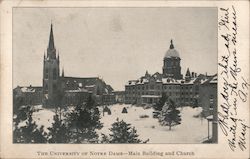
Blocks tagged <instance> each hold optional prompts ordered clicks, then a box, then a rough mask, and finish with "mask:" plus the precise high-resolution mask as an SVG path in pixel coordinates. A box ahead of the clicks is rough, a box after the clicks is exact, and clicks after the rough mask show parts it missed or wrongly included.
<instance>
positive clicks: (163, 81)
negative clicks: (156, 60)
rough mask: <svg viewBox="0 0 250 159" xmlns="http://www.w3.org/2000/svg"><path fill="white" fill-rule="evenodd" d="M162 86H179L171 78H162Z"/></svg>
mask: <svg viewBox="0 0 250 159" xmlns="http://www.w3.org/2000/svg"><path fill="white" fill-rule="evenodd" d="M162 83H163V84H180V83H179V82H178V81H177V80H175V79H173V78H162Z"/></svg>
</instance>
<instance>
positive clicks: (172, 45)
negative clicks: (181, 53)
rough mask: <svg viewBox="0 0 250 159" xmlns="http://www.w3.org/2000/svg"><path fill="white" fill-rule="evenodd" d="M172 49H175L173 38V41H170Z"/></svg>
mask: <svg viewBox="0 0 250 159" xmlns="http://www.w3.org/2000/svg"><path fill="white" fill-rule="evenodd" d="M169 48H170V49H174V44H173V40H172V39H171V41H170V47H169Z"/></svg>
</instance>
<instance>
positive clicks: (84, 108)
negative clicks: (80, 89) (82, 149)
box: [68, 96, 102, 143]
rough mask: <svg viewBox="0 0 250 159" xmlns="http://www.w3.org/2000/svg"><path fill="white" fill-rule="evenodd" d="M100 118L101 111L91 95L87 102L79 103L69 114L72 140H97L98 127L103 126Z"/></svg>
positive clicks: (80, 141) (78, 141)
mask: <svg viewBox="0 0 250 159" xmlns="http://www.w3.org/2000/svg"><path fill="white" fill-rule="evenodd" d="M100 118H101V117H100V112H99V110H98V108H97V107H96V106H95V101H94V100H93V99H92V97H91V96H89V98H88V100H87V102H86V103H79V104H77V105H76V107H75V108H74V109H73V110H72V111H71V112H70V113H69V114H68V123H69V128H70V138H71V142H74V143H84V142H97V140H98V134H97V133H96V129H101V128H102V123H101V122H100Z"/></svg>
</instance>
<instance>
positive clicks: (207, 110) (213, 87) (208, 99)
mask: <svg viewBox="0 0 250 159" xmlns="http://www.w3.org/2000/svg"><path fill="white" fill-rule="evenodd" d="M217 83H218V77H217V76H214V77H212V78H210V79H209V80H206V81H204V82H202V83H201V86H200V89H199V95H200V97H199V105H200V106H202V108H203V109H202V110H203V115H204V116H205V117H208V118H211V119H212V142H213V143H215V142H218V123H217V121H218V117H217V114H218V111H217V109H218V106H217V104H218V101H217Z"/></svg>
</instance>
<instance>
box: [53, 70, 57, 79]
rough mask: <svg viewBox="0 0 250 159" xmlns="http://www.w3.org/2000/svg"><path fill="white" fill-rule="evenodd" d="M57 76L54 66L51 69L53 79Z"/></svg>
mask: <svg viewBox="0 0 250 159" xmlns="http://www.w3.org/2000/svg"><path fill="white" fill-rule="evenodd" d="M56 78H57V73H56V68H54V69H53V79H54V80H55V79H56Z"/></svg>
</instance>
